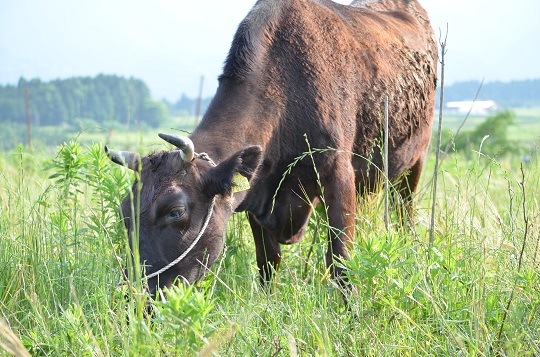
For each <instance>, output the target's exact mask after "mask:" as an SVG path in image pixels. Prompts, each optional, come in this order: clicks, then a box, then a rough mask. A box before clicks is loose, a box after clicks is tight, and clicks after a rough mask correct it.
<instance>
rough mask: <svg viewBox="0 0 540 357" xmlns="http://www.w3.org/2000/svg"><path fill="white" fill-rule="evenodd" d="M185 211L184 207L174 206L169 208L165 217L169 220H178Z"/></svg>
mask: <svg viewBox="0 0 540 357" xmlns="http://www.w3.org/2000/svg"><path fill="white" fill-rule="evenodd" d="M185 213H186V210H185V208H184V207H175V208H173V209H172V210H170V212H169V215H168V217H167V218H168V219H170V220H178V219H181V218H182V217H183V216H184V214H185Z"/></svg>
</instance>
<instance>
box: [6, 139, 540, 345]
mask: <svg viewBox="0 0 540 357" xmlns="http://www.w3.org/2000/svg"><path fill="white" fill-rule="evenodd" d="M313 151H316V150H315V148H313ZM480 152H481V150H480ZM432 165H433V163H429V164H428V166H432ZM0 170H1V171H0V209H1V211H0V235H1V237H0V239H1V240H0V242H1V243H0V244H1V246H0V266H1V267H2V268H1V269H0V310H1V316H0V355H1V354H2V352H1V351H4V352H3V353H12V354H15V355H17V354H18V355H24V353H29V354H30V355H36V356H73V355H76V356H85V355H90V356H136V355H137V356H138V355H144V356H147V355H148V356H164V355H166V356H189V355H202V356H211V355H222V356H236V355H255V356H257V355H259V356H289V355H291V356H297V355H321V356H331V355H333V356H347V355H349V356H358V355H362V356H381V355H382V356H384V355H391V356H396V355H397V356H418V355H421V356H426V355H451V356H453V355H485V356H496V355H502V356H527V355H530V356H534V355H540V348H539V347H538V346H539V345H540V337H539V336H540V269H539V268H540V267H539V261H540V256H539V255H540V254H539V237H540V233H539V229H538V224H539V215H540V208H539V205H538V197H539V192H538V191H539V185H538V182H540V166H539V163H538V158H533V160H532V161H531V162H530V163H529V164H527V165H524V166H523V173H522V172H521V170H520V168H519V165H518V164H512V163H510V162H505V161H503V162H498V161H496V160H493V159H491V158H489V157H486V156H484V155H482V154H481V153H478V154H477V155H476V157H475V159H474V160H472V161H465V160H463V159H461V158H460V157H459V156H457V155H456V156H449V157H447V158H446V160H445V161H444V162H443V163H442V169H441V170H442V171H441V172H440V174H439V188H438V193H437V201H436V211H435V213H436V215H435V227H436V230H435V235H434V244H433V247H432V248H431V251H430V248H429V244H428V240H429V239H428V235H429V232H428V230H429V220H430V211H431V208H430V206H431V204H430V200H431V192H430V187H431V185H430V181H431V179H432V177H430V173H431V172H433V170H431V169H430V168H429V167H428V168H426V170H425V171H424V175H423V177H422V182H421V184H420V186H421V187H422V189H421V190H420V192H419V193H418V194H417V197H416V209H417V214H416V224H415V226H414V229H412V230H411V231H410V232H402V231H401V229H399V228H398V227H399V226H398V224H397V221H398V220H397V219H396V220H394V221H395V222H396V223H395V224H394V226H391V229H390V230H389V231H387V230H386V229H385V227H384V220H383V216H384V209H383V206H384V205H383V204H382V203H383V196H382V195H371V196H368V197H365V198H363V199H362V202H361V204H360V205H359V208H358V212H357V217H356V222H357V223H356V237H355V243H354V248H353V251H352V252H351V259H350V260H349V261H348V262H346V263H345V264H346V268H347V271H348V274H349V277H350V282H351V284H353V285H354V286H355V287H356V289H351V292H350V293H351V294H352V295H351V296H350V298H349V306H347V307H345V306H344V304H343V300H342V297H341V292H340V291H339V288H338V287H336V286H335V284H334V283H333V282H332V280H331V279H330V276H329V274H328V271H327V270H326V268H325V265H324V255H325V252H326V234H325V231H326V230H325V229H324V227H325V226H327V223H326V219H325V214H324V210H317V211H316V212H315V214H314V216H313V217H312V219H311V220H310V222H309V228H308V230H307V233H306V237H305V239H304V240H303V242H302V243H300V244H296V245H294V246H289V247H284V249H283V255H284V257H283V260H282V267H281V270H280V271H279V272H278V274H277V278H276V282H275V285H274V288H273V289H272V291H271V292H268V291H266V290H265V289H263V288H261V287H260V286H259V284H258V271H257V268H256V264H255V253H254V244H253V243H252V238H251V233H250V231H249V225H248V224H247V220H246V219H245V217H244V215H243V214H237V215H235V216H233V218H232V219H231V221H230V222H229V229H228V233H227V241H226V242H227V244H226V248H225V251H224V254H223V255H222V257H221V259H220V260H219V261H218V262H217V263H216V264H215V265H214V266H213V268H212V270H211V272H210V274H208V275H207V277H206V278H205V279H204V280H203V281H202V282H200V283H199V284H197V285H196V286H192V287H185V286H183V285H179V286H177V287H174V288H173V289H172V290H171V291H169V292H168V295H167V296H168V297H167V299H165V300H161V301H155V302H153V301H149V300H148V298H147V297H146V296H144V295H143V294H142V293H141V289H140V287H138V286H137V285H133V286H132V288H127V287H126V286H121V287H119V286H118V281H119V280H120V278H121V270H120V267H119V265H122V266H126V265H127V264H128V262H129V261H130V259H128V257H129V253H128V246H127V237H126V234H125V232H124V229H123V226H122V223H121V220H120V217H119V214H118V211H117V207H118V205H119V202H120V200H121V198H122V197H123V196H124V195H125V194H126V193H127V191H128V188H129V186H130V185H131V182H132V180H133V178H132V177H130V175H131V173H126V172H124V171H123V170H122V168H120V167H117V166H116V165H110V164H108V162H107V160H106V159H105V157H104V154H103V152H102V150H101V148H100V146H99V145H95V146H89V147H83V146H81V145H80V144H79V143H77V142H71V143H69V144H65V145H64V146H62V147H61V148H59V150H58V154H57V156H56V157H54V158H52V159H50V158H46V157H44V156H41V155H39V154H29V153H27V152H26V151H25V149H24V148H19V149H17V150H15V151H14V152H12V153H11V154H7V155H4V156H3V157H1V158H0ZM49 177H51V178H49ZM428 252H429V253H430V254H428ZM520 262H521V265H520ZM146 306H150V307H151V309H152V311H153V315H152V317H145V316H144V312H143V310H144V311H146V309H147V307H146Z"/></svg>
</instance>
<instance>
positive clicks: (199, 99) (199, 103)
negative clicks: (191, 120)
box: [195, 76, 204, 127]
mask: <svg viewBox="0 0 540 357" xmlns="http://www.w3.org/2000/svg"><path fill="white" fill-rule="evenodd" d="M203 85H204V76H201V82H200V84H199V97H198V98H197V107H196V108H195V127H197V124H199V115H200V114H201V102H202V91H203Z"/></svg>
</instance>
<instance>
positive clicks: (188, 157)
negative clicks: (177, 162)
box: [158, 133, 195, 162]
mask: <svg viewBox="0 0 540 357" xmlns="http://www.w3.org/2000/svg"><path fill="white" fill-rule="evenodd" d="M158 135H159V137H160V138H162V139H163V140H165V141H166V142H168V143H169V144H173V145H174V146H176V147H177V148H179V149H180V156H182V159H183V160H184V161H185V162H191V161H193V156H194V154H195V146H194V145H193V141H191V139H190V138H188V137H187V136H175V135H169V134H162V133H159V134H158Z"/></svg>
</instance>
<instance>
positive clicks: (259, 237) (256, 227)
mask: <svg viewBox="0 0 540 357" xmlns="http://www.w3.org/2000/svg"><path fill="white" fill-rule="evenodd" d="M248 218H249V224H250V226H251V231H252V232H253V238H254V240H255V253H256V255H257V266H258V267H259V273H260V279H261V284H262V285H263V286H264V285H266V284H267V283H268V282H270V281H271V280H272V273H273V272H274V271H277V269H278V268H279V263H280V262H281V247H280V246H279V243H278V242H277V241H276V240H275V239H274V237H273V236H272V234H271V233H270V232H269V231H267V230H265V229H264V228H263V227H262V226H261V225H260V224H259V222H257V220H256V219H255V217H253V215H252V214H251V213H248Z"/></svg>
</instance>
